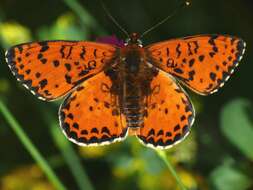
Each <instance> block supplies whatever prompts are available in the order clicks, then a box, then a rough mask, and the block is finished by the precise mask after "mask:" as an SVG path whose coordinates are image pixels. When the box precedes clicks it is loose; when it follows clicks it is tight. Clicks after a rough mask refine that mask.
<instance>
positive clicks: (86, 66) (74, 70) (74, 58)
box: [6, 41, 116, 100]
mask: <svg viewBox="0 0 253 190" xmlns="http://www.w3.org/2000/svg"><path fill="white" fill-rule="evenodd" d="M115 52H116V48H115V47H113V46H112V45H108V44H99V43H93V42H82V41H80V42H74V41H73V42H71V41H45V42H34V43H25V44H21V45H17V46H14V47H12V48H11V49H9V50H8V51H7V52H6V59H7V63H8V65H9V67H10V69H11V71H12V73H13V74H14V75H15V76H16V77H17V79H18V80H20V81H21V82H22V84H23V85H24V86H25V87H26V88H28V89H29V90H30V91H31V92H32V93H33V94H35V95H37V96H38V97H39V98H40V99H43V100H54V99H56V98H59V97H61V96H63V95H65V94H66V93H67V92H69V91H70V90H71V89H72V88H73V87H75V86H77V85H78V84H80V83H81V82H82V81H84V80H85V79H87V78H90V77H92V76H93V75H95V74H96V73H98V72H100V71H102V70H103V68H104V67H105V66H106V65H107V63H109V62H110V61H111V60H112V59H113V57H114V56H115Z"/></svg>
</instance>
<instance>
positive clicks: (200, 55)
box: [146, 35, 246, 95]
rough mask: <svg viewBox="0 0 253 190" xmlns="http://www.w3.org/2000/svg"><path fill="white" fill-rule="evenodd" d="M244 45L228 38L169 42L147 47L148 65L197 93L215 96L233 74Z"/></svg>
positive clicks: (200, 36)
mask: <svg viewBox="0 0 253 190" xmlns="http://www.w3.org/2000/svg"><path fill="white" fill-rule="evenodd" d="M245 46H246V44H245V42H244V41H243V40H242V39H240V38H237V37H233V36H227V35H199V36H191V37H186V38H179V39H172V40H168V41H164V42H159V43H155V44H151V45H149V46H147V47H146V52H147V55H148V59H149V62H151V63H152V64H154V65H155V66H156V67H158V68H160V69H162V70H163V71H165V72H168V73H170V74H172V75H173V76H176V77H177V78H178V79H180V81H181V82H183V83H184V84H186V85H187V86H188V87H189V88H191V89H192V90H194V91H195V92H197V93H200V94H203V95H207V94H210V93H213V92H216V91H217V90H218V89H219V88H220V87H222V86H223V84H224V82H225V81H227V80H228V78H229V77H230V75H231V74H232V73H233V71H234V69H235V67H236V66H237V65H238V63H239V61H240V60H241V58H242V55H243V53H244V51H245Z"/></svg>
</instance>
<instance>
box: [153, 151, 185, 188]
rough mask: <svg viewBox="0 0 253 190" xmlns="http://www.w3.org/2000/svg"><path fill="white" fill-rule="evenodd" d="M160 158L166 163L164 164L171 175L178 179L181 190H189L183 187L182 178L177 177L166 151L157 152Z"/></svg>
mask: <svg viewBox="0 0 253 190" xmlns="http://www.w3.org/2000/svg"><path fill="white" fill-rule="evenodd" d="M156 152H157V154H158V156H159V157H160V158H161V159H162V160H163V161H164V163H165V164H166V166H167V167H168V169H169V170H170V172H171V174H172V175H173V176H174V178H175V179H176V181H177V183H178V185H179V187H180V189H181V190H187V189H186V187H185V186H184V185H183V183H182V181H181V179H180V177H179V176H178V175H177V172H176V170H175V169H174V168H173V166H172V165H171V164H170V162H169V160H168V158H167V156H166V153H165V151H162V150H156Z"/></svg>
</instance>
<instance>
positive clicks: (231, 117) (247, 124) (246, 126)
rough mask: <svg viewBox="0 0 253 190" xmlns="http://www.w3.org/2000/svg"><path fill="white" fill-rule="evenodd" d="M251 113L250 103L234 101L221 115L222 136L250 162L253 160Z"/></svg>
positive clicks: (226, 106)
mask: <svg viewBox="0 0 253 190" xmlns="http://www.w3.org/2000/svg"><path fill="white" fill-rule="evenodd" d="M252 111H253V107H252V104H251V103H250V101H248V100H245V99H236V100H233V101H231V102H230V103H228V104H226V105H225V106H224V108H223V110H222V113H221V130H222V132H223V134H224V135H225V136H226V137H227V138H228V139H229V140H230V142H231V143H233V145H234V146H236V147H237V148H238V150H240V151H241V152H242V153H243V154H245V156H247V157H248V158H249V159H251V160H253V141H252V137H253V122H252V113H253V112H252Z"/></svg>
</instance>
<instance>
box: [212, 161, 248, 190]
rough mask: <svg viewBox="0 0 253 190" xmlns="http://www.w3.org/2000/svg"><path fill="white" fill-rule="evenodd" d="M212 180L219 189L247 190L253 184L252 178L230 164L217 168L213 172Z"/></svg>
mask: <svg viewBox="0 0 253 190" xmlns="http://www.w3.org/2000/svg"><path fill="white" fill-rule="evenodd" d="M211 182H212V184H213V186H214V187H215V189H217V190H231V189H233V190H246V189H247V188H248V187H249V186H250V185H251V180H250V178H249V177H248V176H246V175H245V174H243V173H242V172H241V171H239V170H237V169H235V168H233V167H232V166H230V164H224V165H222V166H220V167H218V168H216V169H215V170H214V171H213V172H212V174H211Z"/></svg>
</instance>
